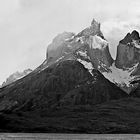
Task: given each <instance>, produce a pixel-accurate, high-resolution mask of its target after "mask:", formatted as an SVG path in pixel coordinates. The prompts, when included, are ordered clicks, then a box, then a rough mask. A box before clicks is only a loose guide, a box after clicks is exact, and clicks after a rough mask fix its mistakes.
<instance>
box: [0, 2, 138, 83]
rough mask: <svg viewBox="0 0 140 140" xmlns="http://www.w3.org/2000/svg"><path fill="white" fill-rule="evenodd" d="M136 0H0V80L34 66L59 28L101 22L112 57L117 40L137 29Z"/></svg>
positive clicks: (41, 57)
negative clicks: (93, 19) (109, 43)
mask: <svg viewBox="0 0 140 140" xmlns="http://www.w3.org/2000/svg"><path fill="white" fill-rule="evenodd" d="M139 7H140V0H0V50H1V51H0V65H1V68H0V83H1V82H2V81H4V80H5V78H7V77H8V76H9V75H10V74H11V73H13V72H15V71H17V70H19V71H22V70H24V69H26V68H31V69H33V68H36V67H37V66H38V65H40V64H41V63H42V61H43V60H44V59H45V55H46V48H47V45H48V44H49V43H50V42H51V40H52V39H53V38H54V37H55V36H56V35H57V34H58V33H61V32H63V31H71V32H75V33H77V32H79V31H81V30H82V29H83V28H85V27H87V26H89V25H90V22H91V21H92V18H95V19H97V20H98V21H100V22H101V27H102V31H103V33H104V36H105V37H106V38H107V39H108V40H109V41H110V42H111V45H110V51H111V54H112V55H113V57H115V50H116V46H117V44H118V41H119V40H120V39H122V38H123V37H124V35H125V34H126V33H127V32H131V31H132V30H133V29H136V30H138V31H140V8H139Z"/></svg>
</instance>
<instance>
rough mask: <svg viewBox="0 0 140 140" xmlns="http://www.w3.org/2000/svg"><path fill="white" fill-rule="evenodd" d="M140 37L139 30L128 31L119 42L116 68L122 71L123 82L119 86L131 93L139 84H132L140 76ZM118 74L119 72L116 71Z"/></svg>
mask: <svg viewBox="0 0 140 140" xmlns="http://www.w3.org/2000/svg"><path fill="white" fill-rule="evenodd" d="M139 42H140V37H139V33H138V32H137V31H135V30H134V31H133V32H132V33H131V34H130V33H128V34H127V35H126V36H125V37H124V39H123V40H121V41H120V42H119V45H118V47H117V56H116V60H115V63H114V67H115V69H118V71H117V72H118V73H119V72H120V71H121V75H120V76H118V77H120V79H122V80H120V81H121V83H119V82H117V80H115V79H114V81H115V82H116V83H119V86H120V87H121V88H122V89H123V90H124V91H126V92H127V93H130V92H131V91H132V90H133V89H135V88H136V87H137V84H133V85H132V84H130V83H131V82H132V81H134V80H138V79H139V77H140V64H139V63H140V44H139ZM116 74H117V73H116ZM118 75H119V74H118Z"/></svg>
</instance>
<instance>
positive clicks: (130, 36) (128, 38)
mask: <svg viewBox="0 0 140 140" xmlns="http://www.w3.org/2000/svg"><path fill="white" fill-rule="evenodd" d="M139 39H140V37H139V33H138V31H136V30H133V31H132V33H128V34H127V35H126V36H125V37H124V39H122V40H121V41H120V43H122V44H127V43H130V42H132V41H133V40H139Z"/></svg>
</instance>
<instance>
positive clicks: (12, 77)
mask: <svg viewBox="0 0 140 140" xmlns="http://www.w3.org/2000/svg"><path fill="white" fill-rule="evenodd" d="M31 72H32V70H31V69H26V70H24V71H23V72H18V71H17V72H15V73H13V74H11V75H10V76H9V77H8V78H7V79H6V81H5V82H3V83H2V86H1V87H4V86H7V85H9V84H11V83H13V82H15V81H16V80H18V79H21V78H22V77H24V76H26V75H28V74H29V73H31Z"/></svg>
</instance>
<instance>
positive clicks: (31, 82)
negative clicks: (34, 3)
mask: <svg viewBox="0 0 140 140" xmlns="http://www.w3.org/2000/svg"><path fill="white" fill-rule="evenodd" d="M139 53H140V37H139V33H138V32H137V31H135V30H134V31H133V32H132V33H128V34H127V35H126V36H125V37H124V39H122V40H121V41H120V42H119V44H118V46H117V56H116V59H115V60H113V58H112V57H111V54H110V51H109V42H108V41H107V40H106V38H105V37H104V35H103V33H102V32H101V29H100V23H98V22H97V21H96V20H95V19H93V20H92V22H91V25H90V26H89V27H87V28H86V29H84V30H82V31H81V32H80V33H78V34H75V33H71V32H64V33H61V34H59V35H57V36H56V37H55V38H54V39H53V41H52V43H51V44H50V45H49V46H48V47H47V53H46V59H45V60H44V62H43V63H42V64H41V65H40V66H39V67H37V68H36V69H35V70H33V71H32V72H30V73H29V74H27V75H26V76H24V77H23V78H20V79H18V80H14V82H12V83H10V84H8V85H7V86H3V87H2V88H0V118H1V119H0V122H1V126H0V131H1V132H53V133H58V132H61V133H139V132H140V119H139V116H140V113H139V112H140V111H139V110H140V99H139V97H140V95H139V91H140V85H139V80H140V73H139V69H140V66H139V65H140V58H139V56H140V55H139Z"/></svg>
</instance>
